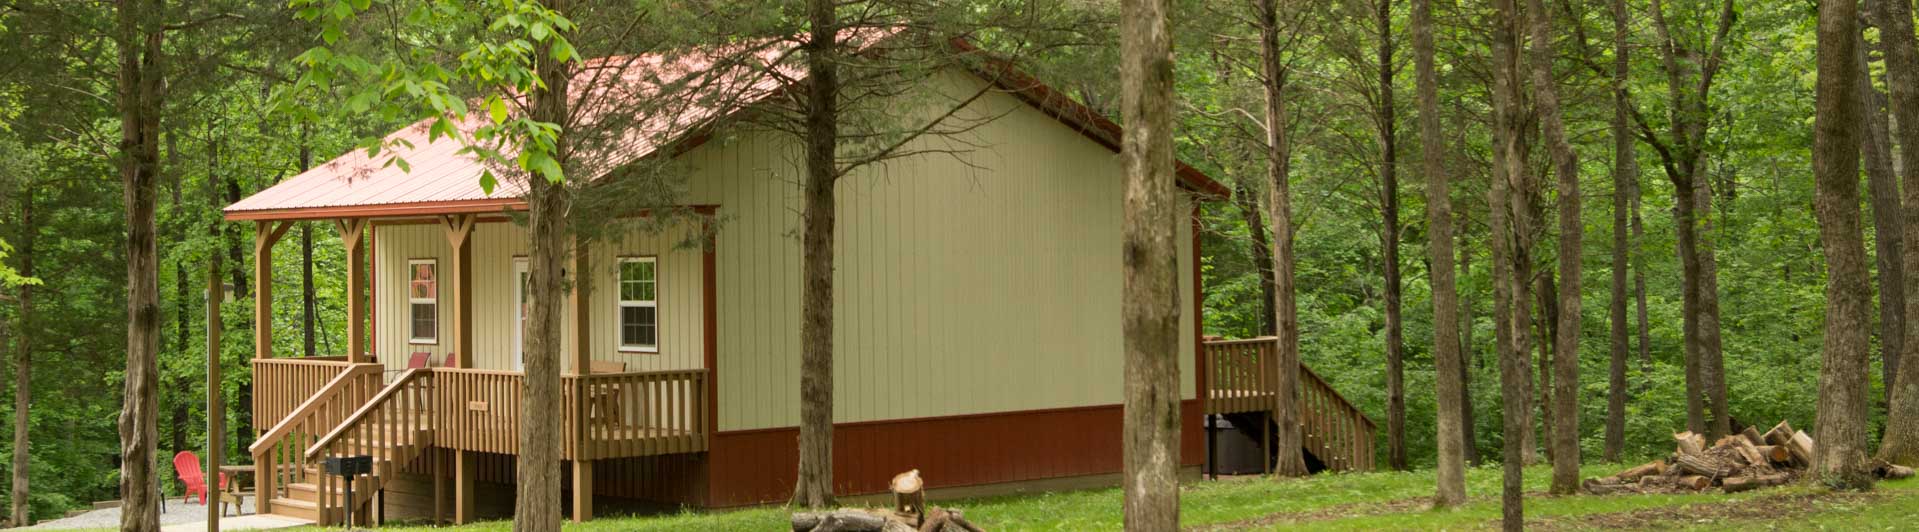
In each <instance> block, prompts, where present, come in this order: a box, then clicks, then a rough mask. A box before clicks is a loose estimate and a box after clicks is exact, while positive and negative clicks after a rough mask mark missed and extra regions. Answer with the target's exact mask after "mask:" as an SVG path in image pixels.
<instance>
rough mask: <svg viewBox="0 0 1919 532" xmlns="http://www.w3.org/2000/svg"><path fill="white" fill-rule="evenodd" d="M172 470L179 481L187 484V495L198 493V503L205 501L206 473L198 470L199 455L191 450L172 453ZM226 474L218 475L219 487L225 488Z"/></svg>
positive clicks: (204, 502) (206, 494)
mask: <svg viewBox="0 0 1919 532" xmlns="http://www.w3.org/2000/svg"><path fill="white" fill-rule="evenodd" d="M173 472H174V473H175V474H177V475H179V476H180V482H182V483H185V484H186V485H187V493H186V494H187V495H199V496H200V504H206V503H207V496H208V493H207V482H206V473H204V472H202V471H201V470H200V457H199V456H198V455H195V454H193V451H180V454H176V455H173ZM227 481H228V480H227V476H226V475H225V474H221V475H220V489H226V487H227Z"/></svg>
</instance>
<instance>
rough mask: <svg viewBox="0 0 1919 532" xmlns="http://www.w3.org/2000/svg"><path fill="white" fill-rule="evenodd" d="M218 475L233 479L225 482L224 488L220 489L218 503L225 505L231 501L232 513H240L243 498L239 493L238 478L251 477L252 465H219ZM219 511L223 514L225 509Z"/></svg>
mask: <svg viewBox="0 0 1919 532" xmlns="http://www.w3.org/2000/svg"><path fill="white" fill-rule="evenodd" d="M220 476H221V477H225V478H230V479H233V480H231V481H229V482H227V483H226V486H225V488H224V489H221V490H220V504H222V505H225V504H228V503H232V504H233V511H234V513H236V514H237V513H240V511H241V509H242V508H243V507H244V506H243V505H242V504H241V501H242V500H243V498H242V496H241V495H240V478H241V477H242V476H244V477H246V478H249V479H251V478H252V477H253V466H250V465H223V466H220ZM220 513H221V514H225V513H226V511H225V510H224V509H222V510H221V512H220Z"/></svg>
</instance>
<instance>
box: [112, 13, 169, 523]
mask: <svg viewBox="0 0 1919 532" xmlns="http://www.w3.org/2000/svg"><path fill="white" fill-rule="evenodd" d="M116 7H117V8H118V9H117V13H116V14H117V20H116V22H117V29H118V39H117V40H118V45H119V56H120V57H119V59H120V65H119V83H118V86H117V87H116V88H117V95H116V96H117V99H116V102H115V103H116V107H117V108H118V110H119V113H120V146H119V151H120V153H119V160H118V161H117V162H118V164H119V170H120V180H121V184H122V185H123V186H124V188H125V198H124V199H125V203H126V224H127V250H126V253H127V367H126V388H125V394H124V396H123V397H122V398H121V409H120V420H119V429H120V459H121V462H120V496H121V506H120V512H121V513H120V529H121V530H125V531H135V532H148V531H153V530H158V529H159V528H160V521H159V520H160V513H159V509H160V507H159V498H160V494H159V493H158V489H157V488H158V487H159V484H158V482H157V481H158V479H157V478H156V477H155V467H154V466H155V464H154V461H155V458H156V455H155V449H154V447H155V446H156V443H157V442H156V441H155V440H157V439H159V429H158V424H157V421H158V420H157V419H156V418H157V415H158V410H159V409H160V404H159V399H158V393H159V391H158V388H159V372H160V368H159V337H160V289H159V284H160V279H159V270H158V268H159V265H158V264H157V262H156V258H157V256H158V254H159V253H158V249H157V248H156V246H155V238H154V233H155V228H154V211H155V210H156V209H155V200H156V197H157V196H158V188H157V183H158V181H159V177H160V145H159V144H160V143H159V140H160V138H159V137H160V134H159V133H160V127H159V126H160V110H161V101H162V98H163V96H162V91H163V90H164V89H163V88H164V83H163V82H162V75H163V73H164V72H165V70H164V69H163V67H162V66H161V57H162V54H163V50H162V47H161V40H162V38H163V36H164V35H165V34H164V33H163V31H162V29H161V26H160V17H161V14H162V12H163V11H164V9H165V7H166V6H165V4H164V2H163V1H162V0H119V1H118V3H117V4H116Z"/></svg>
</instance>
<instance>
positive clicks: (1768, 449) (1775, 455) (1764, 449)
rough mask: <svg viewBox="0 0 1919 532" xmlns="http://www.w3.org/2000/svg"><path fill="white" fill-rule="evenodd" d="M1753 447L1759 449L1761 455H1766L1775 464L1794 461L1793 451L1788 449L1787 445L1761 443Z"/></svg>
mask: <svg viewBox="0 0 1919 532" xmlns="http://www.w3.org/2000/svg"><path fill="white" fill-rule="evenodd" d="M1753 449H1757V450H1758V451H1759V455H1760V456H1764V457H1766V460H1768V461H1771V462H1772V463H1774V464H1788V463H1792V452H1791V451H1787V450H1786V448H1785V447H1781V446H1778V445H1760V446H1756V447H1753Z"/></svg>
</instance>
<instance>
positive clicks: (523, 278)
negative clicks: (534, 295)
mask: <svg viewBox="0 0 1919 532" xmlns="http://www.w3.org/2000/svg"><path fill="white" fill-rule="evenodd" d="M513 281H514V282H513V321H514V323H516V324H518V325H519V326H518V327H514V328H513V371H524V370H525V369H526V364H525V361H526V353H524V352H522V351H521V350H522V349H523V348H524V347H523V346H524V345H525V344H526V311H527V308H526V304H527V297H526V288H527V287H526V285H527V274H526V259H524V258H515V259H513Z"/></svg>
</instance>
